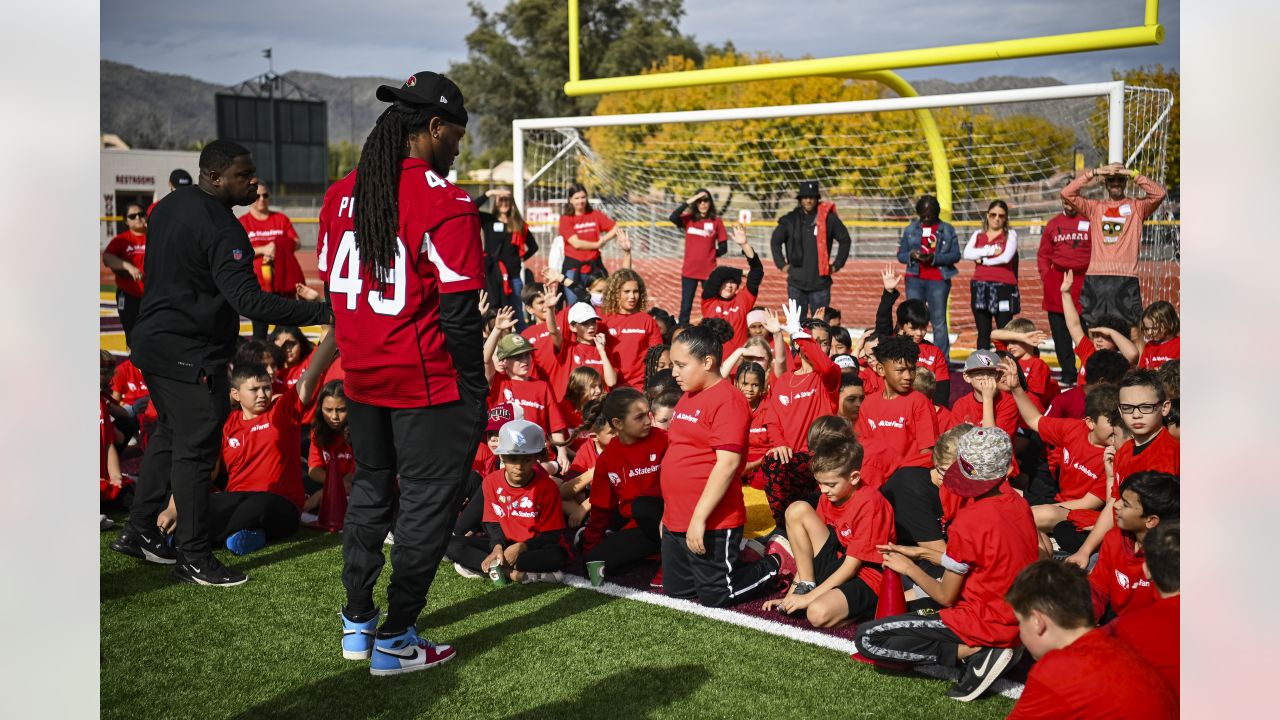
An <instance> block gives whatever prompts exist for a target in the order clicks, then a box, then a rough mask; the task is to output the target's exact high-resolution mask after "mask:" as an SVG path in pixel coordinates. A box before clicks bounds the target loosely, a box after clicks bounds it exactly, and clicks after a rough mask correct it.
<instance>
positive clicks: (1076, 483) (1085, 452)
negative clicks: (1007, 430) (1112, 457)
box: [1040, 417, 1107, 502]
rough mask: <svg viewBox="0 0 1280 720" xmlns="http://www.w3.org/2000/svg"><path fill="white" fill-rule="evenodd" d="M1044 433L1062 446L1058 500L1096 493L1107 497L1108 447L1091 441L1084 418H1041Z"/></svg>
mask: <svg viewBox="0 0 1280 720" xmlns="http://www.w3.org/2000/svg"><path fill="white" fill-rule="evenodd" d="M1040 437H1041V438H1042V439H1043V440H1044V441H1045V442H1046V443H1049V444H1051V445H1054V446H1056V447H1059V448H1061V450H1062V464H1061V465H1060V466H1059V469H1058V494H1057V495H1054V496H1053V499H1054V500H1056V501H1058V502H1068V501H1071V500H1079V499H1080V498H1082V497H1084V496H1085V495H1086V494H1088V493H1092V494H1093V495H1094V496H1095V497H1097V498H1098V499H1099V500H1106V499H1107V471H1106V466H1105V465H1104V464H1103V462H1102V455H1103V452H1104V451H1105V450H1106V448H1101V447H1097V446H1095V445H1093V444H1092V443H1090V442H1089V426H1088V425H1085V424H1084V421H1083V420H1058V419H1056V418H1048V417H1045V418H1040Z"/></svg>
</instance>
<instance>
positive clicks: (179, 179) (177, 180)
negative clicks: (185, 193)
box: [169, 168, 191, 187]
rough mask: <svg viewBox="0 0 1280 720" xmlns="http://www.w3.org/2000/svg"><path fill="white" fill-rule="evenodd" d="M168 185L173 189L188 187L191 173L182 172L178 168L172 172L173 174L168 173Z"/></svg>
mask: <svg viewBox="0 0 1280 720" xmlns="http://www.w3.org/2000/svg"><path fill="white" fill-rule="evenodd" d="M169 184H170V185H172V186H174V187H182V186H183V185H190V184H191V173H189V172H187V171H186V170H183V169H182V168H178V169H177V170H174V171H173V172H171V173H169Z"/></svg>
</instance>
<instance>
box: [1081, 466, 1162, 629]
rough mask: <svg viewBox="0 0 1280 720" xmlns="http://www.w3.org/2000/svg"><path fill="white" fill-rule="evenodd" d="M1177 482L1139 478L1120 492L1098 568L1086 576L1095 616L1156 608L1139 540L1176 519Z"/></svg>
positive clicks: (1131, 479)
mask: <svg viewBox="0 0 1280 720" xmlns="http://www.w3.org/2000/svg"><path fill="white" fill-rule="evenodd" d="M1178 489H1179V488H1178V479H1177V478H1176V477H1174V476H1173V475H1169V474H1167V473H1158V472H1140V473H1137V474H1136V475H1132V476H1130V477H1129V478H1127V479H1126V480H1125V481H1124V483H1123V484H1122V485H1121V486H1120V501H1119V502H1117V503H1116V513H1115V515H1116V517H1115V522H1116V524H1115V527H1113V528H1111V531H1110V532H1108V533H1107V535H1106V537H1104V538H1103V540H1102V547H1101V548H1099V549H1098V562H1097V564H1096V565H1094V566H1093V570H1090V571H1089V585H1090V586H1091V587H1092V589H1093V610H1094V615H1096V616H1097V617H1099V618H1102V617H1103V614H1104V613H1105V612H1106V611H1107V609H1108V608H1110V610H1111V612H1113V613H1115V614H1116V615H1121V616H1122V615H1124V614H1125V613H1128V612H1131V611H1133V610H1138V609H1141V608H1144V607H1146V606H1147V605H1150V604H1151V603H1153V602H1155V600H1156V595H1155V591H1154V590H1153V589H1152V587H1151V582H1150V581H1149V580H1147V579H1146V577H1145V573H1144V572H1143V570H1142V566H1143V563H1144V561H1145V556H1144V555H1143V552H1142V544H1143V540H1144V539H1145V538H1146V536H1147V533H1148V532H1150V531H1151V530H1152V529H1154V528H1155V527H1156V526H1158V525H1159V524H1160V523H1161V521H1162V520H1166V519H1169V520H1172V519H1176V518H1177V517H1178V513H1179V501H1178V495H1179V492H1178Z"/></svg>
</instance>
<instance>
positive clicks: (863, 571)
mask: <svg viewBox="0 0 1280 720" xmlns="http://www.w3.org/2000/svg"><path fill="white" fill-rule="evenodd" d="M810 453H811V454H812V457H811V458H810V460H809V470H810V471H811V472H812V473H813V476H814V478H816V479H817V481H818V489H819V490H820V492H821V497H820V498H819V499H818V507H817V508H816V509H815V508H814V507H813V506H811V505H809V504H808V503H807V502H794V503H792V504H791V505H790V506H788V507H787V511H786V522H787V538H788V539H789V540H790V542H789V543H788V542H787V541H786V540H783V539H779V540H778V542H779V544H781V545H782V546H783V547H788V548H789V550H790V551H791V554H792V558H791V562H790V563H789V562H787V560H788V558H787V556H786V555H785V554H784V555H783V564H784V566H786V567H785V568H784V573H785V572H786V570H789V569H791V568H790V565H791V564H792V563H794V565H795V568H794V573H795V581H794V582H792V584H791V589H790V590H789V591H788V592H787V594H786V597H783V598H781V599H778V600H770V601H768V602H766V603H765V604H764V608H765V609H766V610H768V609H771V608H776V609H778V610H780V611H782V612H786V613H798V612H800V611H804V613H805V618H806V619H807V620H808V621H809V624H810V625H813V626H814V627H820V628H829V627H837V626H839V625H844V624H846V623H848V622H849V621H851V620H860V619H865V618H869V617H871V616H873V615H874V614H875V610H876V603H877V601H878V598H879V594H880V574H881V569H880V562H881V555H880V552H879V551H878V550H877V549H876V547H877V546H878V545H884V544H886V543H891V542H893V541H894V532H893V508H891V507H889V502H888V501H887V500H885V499H884V496H882V495H881V494H880V493H879V492H878V491H877V490H876V489H875V488H872V487H870V486H867V485H863V484H862V478H861V473H860V470H859V469H860V468H861V466H862V446H860V445H859V444H858V441H857V440H855V439H853V438H852V437H847V436H846V437H835V438H830V439H828V440H826V441H825V442H821V443H818V444H817V445H811V446H810Z"/></svg>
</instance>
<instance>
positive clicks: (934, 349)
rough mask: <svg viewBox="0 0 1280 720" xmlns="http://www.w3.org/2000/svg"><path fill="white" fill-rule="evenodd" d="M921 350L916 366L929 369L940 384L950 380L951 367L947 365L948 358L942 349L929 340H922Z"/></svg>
mask: <svg viewBox="0 0 1280 720" xmlns="http://www.w3.org/2000/svg"><path fill="white" fill-rule="evenodd" d="M919 348H920V357H919V358H918V359H917V360H916V366H917V367H922V368H929V371H930V372H932V373H933V377H934V379H935V380H937V381H938V382H942V381H943V380H950V379H951V366H950V365H948V364H947V356H946V355H944V354H943V352H942V348H940V347H938V346H937V345H934V344H933V343H931V342H929V341H928V340H921V341H920V344H919Z"/></svg>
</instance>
